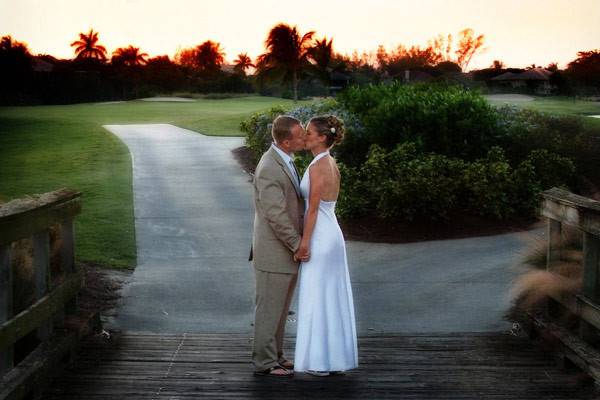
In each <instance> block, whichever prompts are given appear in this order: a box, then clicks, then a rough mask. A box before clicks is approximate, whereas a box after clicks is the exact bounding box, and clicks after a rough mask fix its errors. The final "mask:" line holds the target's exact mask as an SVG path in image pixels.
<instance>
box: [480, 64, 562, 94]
mask: <svg viewBox="0 0 600 400" xmlns="http://www.w3.org/2000/svg"><path fill="white" fill-rule="evenodd" d="M551 75H552V72H550V71H548V70H547V69H544V68H532V69H528V70H526V71H523V72H505V73H503V74H500V75H498V76H496V77H494V78H491V79H490V80H489V82H488V83H489V85H490V87H492V88H496V89H509V90H515V91H529V92H533V93H536V94H542V95H548V94H551V93H552V91H553V90H554V89H556V88H555V87H554V85H552V84H551V83H550V76H551Z"/></svg>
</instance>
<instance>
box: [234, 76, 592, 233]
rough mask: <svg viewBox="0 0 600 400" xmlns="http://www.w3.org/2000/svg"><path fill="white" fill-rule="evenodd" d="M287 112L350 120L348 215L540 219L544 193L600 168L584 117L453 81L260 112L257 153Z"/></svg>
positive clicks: (343, 150)
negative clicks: (497, 103) (515, 104)
mask: <svg viewBox="0 0 600 400" xmlns="http://www.w3.org/2000/svg"><path fill="white" fill-rule="evenodd" d="M284 113H285V114H287V115H292V116H294V117H296V118H298V119H299V120H300V121H302V122H303V123H306V122H307V121H308V120H309V119H310V118H311V117H313V116H315V115H320V114H333V115H336V116H338V117H339V118H341V119H342V120H344V122H345V125H346V138H345V140H344V142H343V143H342V144H341V145H340V146H336V147H334V150H333V154H334V156H335V157H336V158H337V160H338V164H339V166H340V172H341V175H342V187H341V191H340V195H339V198H338V207H337V212H338V215H339V216H340V217H342V218H352V217H355V216H361V215H370V216H376V217H379V218H382V219H386V220H388V221H390V223H392V222H393V221H411V220H417V221H418V220H444V219H449V218H452V217H456V216H458V215H464V214H465V213H466V214H470V215H481V216H484V217H488V218H496V219H505V218H511V217H515V216H526V217H532V216H534V215H535V213H536V210H537V208H538V206H539V197H538V196H539V193H540V191H542V190H546V189H549V188H551V187H553V186H571V187H573V186H574V183H575V177H577V176H578V175H580V174H581V173H582V171H585V172H584V174H588V173H589V174H590V176H591V174H593V173H594V172H593V171H595V170H596V169H597V168H595V167H596V166H597V165H598V163H597V162H595V160H597V159H598V157H599V155H600V148H599V147H600V140H597V137H596V136H594V135H593V134H591V133H590V132H587V131H586V130H585V129H584V127H583V124H582V123H581V121H580V120H579V119H577V118H572V117H560V116H549V115H546V114H543V113H540V112H536V111H530V110H518V109H515V108H510V107H508V108H502V109H500V110H496V109H494V108H491V107H490V106H489V105H488V104H487V102H485V100H484V99H483V98H482V97H481V96H479V95H477V94H475V93H472V92H468V91H466V90H463V89H461V88H458V87H453V86H439V85H433V86H431V85H430V86H426V85H416V86H406V85H399V84H392V85H389V86H384V85H381V86H367V87H364V88H353V89H350V90H349V91H348V92H346V93H345V94H343V95H341V97H340V99H339V101H336V100H328V101H324V102H320V103H313V104H310V105H308V106H302V107H297V108H295V109H292V110H287V111H286V110H284V109H282V108H274V109H271V110H269V111H268V112H264V113H258V114H255V115H254V116H252V117H251V118H250V119H248V120H247V121H245V122H243V123H242V130H243V131H244V132H246V144H247V146H248V147H250V148H251V149H252V150H253V151H254V152H255V154H256V155H257V159H258V157H259V156H260V155H261V154H262V153H263V152H264V151H265V150H266V149H267V148H268V146H269V145H270V143H271V141H272V139H271V133H270V128H271V125H270V124H271V123H272V121H273V119H275V117H277V116H278V115H281V114H284ZM310 158H311V157H310V155H307V154H305V155H300V157H298V160H299V162H298V163H297V164H298V165H299V166H300V167H301V168H302V167H303V166H306V165H307V164H308V162H309V160H310ZM595 173H596V174H598V172H595Z"/></svg>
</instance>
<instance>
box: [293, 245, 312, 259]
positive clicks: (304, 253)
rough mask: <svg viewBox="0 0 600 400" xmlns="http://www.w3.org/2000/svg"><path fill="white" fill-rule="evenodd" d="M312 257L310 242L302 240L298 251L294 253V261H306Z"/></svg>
mask: <svg viewBox="0 0 600 400" xmlns="http://www.w3.org/2000/svg"><path fill="white" fill-rule="evenodd" d="M309 259H310V249H309V246H308V243H307V242H305V241H304V240H302V241H301V242H300V247H298V250H297V251H296V253H294V261H303V262H306V261H308V260H309Z"/></svg>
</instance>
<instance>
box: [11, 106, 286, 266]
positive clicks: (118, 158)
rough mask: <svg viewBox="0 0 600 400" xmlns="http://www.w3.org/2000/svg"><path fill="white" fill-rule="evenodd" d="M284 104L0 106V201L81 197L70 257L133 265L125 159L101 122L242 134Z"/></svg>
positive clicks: (128, 166)
mask: <svg viewBox="0 0 600 400" xmlns="http://www.w3.org/2000/svg"><path fill="white" fill-rule="evenodd" d="M292 104H293V103H292V102H291V101H290V100H283V99H277V98H269V97H259V96H249V97H240V98H232V99H224V100H198V101H196V102H186V103H170V102H145V101H130V102H125V103H116V104H101V103H88V104H76V105H67V106H35V107H0V201H2V202H6V201H8V200H11V199H14V198H18V197H23V196H25V195H28V194H34V193H44V192H48V191H52V190H55V189H58V188H61V187H69V188H72V189H76V190H79V191H81V192H82V193H83V212H82V214H81V215H80V216H79V217H78V218H77V220H76V224H75V229H76V235H77V238H76V241H77V249H76V250H77V257H78V259H79V260H81V261H88V262H95V263H100V264H103V265H107V266H111V267H115V268H128V267H132V266H134V265H135V255H136V251H135V231H134V221H133V196H132V188H131V159H130V156H129V151H128V150H127V147H126V146H125V145H124V144H123V143H122V142H121V141H120V140H119V139H118V138H116V137H115V136H113V135H112V134H111V133H109V132H108V131H106V130H105V129H104V128H102V125H104V124H131V123H168V124H173V125H177V126H180V127H183V128H187V129H191V130H194V131H197V132H200V133H203V134H206V135H220V136H241V135H242V133H241V132H240V130H239V123H240V121H241V120H242V119H244V118H245V117H247V116H249V115H250V114H252V113H254V112H256V111H260V110H264V109H267V108H269V107H272V106H275V105H283V106H291V105H292Z"/></svg>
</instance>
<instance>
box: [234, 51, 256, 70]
mask: <svg viewBox="0 0 600 400" xmlns="http://www.w3.org/2000/svg"><path fill="white" fill-rule="evenodd" d="M234 64H235V66H234V67H233V68H234V69H235V70H236V71H240V72H241V73H242V74H244V75H245V74H246V70H247V69H248V68H250V67H256V65H254V64H253V63H252V59H251V58H250V57H248V54H247V53H240V54H238V58H237V59H236V60H235V61H234Z"/></svg>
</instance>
